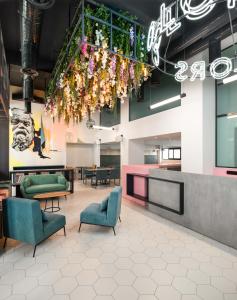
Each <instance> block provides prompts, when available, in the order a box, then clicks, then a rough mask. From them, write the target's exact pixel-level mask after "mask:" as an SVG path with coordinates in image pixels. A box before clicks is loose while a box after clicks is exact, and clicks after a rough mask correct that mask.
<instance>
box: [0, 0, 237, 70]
mask: <svg viewBox="0 0 237 300" xmlns="http://www.w3.org/2000/svg"><path fill="white" fill-rule="evenodd" d="M97 2H101V3H104V4H106V5H109V6H111V7H113V8H119V9H123V10H127V11H129V12H130V13H131V14H134V15H136V16H137V17H138V18H139V20H140V21H141V22H143V23H144V24H145V25H148V24H149V22H150V21H151V20H152V19H157V17H158V15H159V6H160V4H161V2H164V1H162V0H119V1H118V0H97ZM169 2H170V1H165V3H169ZM199 2H200V1H199ZM76 3H77V0H56V3H55V5H54V6H53V7H52V8H50V9H49V10H46V11H45V12H44V15H43V22H42V30H41V38H40V46H39V56H38V69H39V70H43V71H49V72H50V71H51V70H52V68H53V66H54V64H55V61H56V59H57V55H58V53H59V50H60V48H61V46H62V43H63V38H64V36H65V31H66V29H67V27H68V26H69V23H70V20H71V19H72V15H73V12H74V10H75V7H76ZM225 6H226V3H224V4H218V5H217V7H216V8H215V9H214V10H213V12H212V13H211V16H210V17H207V18H204V19H203V20H202V21H199V22H188V21H185V22H183V28H182V29H180V30H179V32H178V34H176V36H175V38H173V37H172V40H171V45H170V50H169V51H168V54H169V53H170V54H172V57H173V56H174V55H176V54H177V52H179V53H181V52H182V53H184V51H187V49H188V48H189V49H191V50H192V51H193V49H194V48H195V49H198V47H199V48H200V45H202V44H205V45H206V44H207V42H208V39H209V37H210V36H211V35H213V34H214V35H216V34H218V35H222V34H223V30H225V34H229V33H230V28H229V19H228V13H227V9H226V7H225ZM223 8H224V9H223ZM18 10H19V2H18V0H0V21H1V24H2V29H3V39H4V43H5V48H6V55H7V60H8V63H11V64H16V65H20V21H19V13H18ZM231 14H232V18H233V20H237V11H236V10H232V12H231ZM234 29H235V27H234ZM194 45H195V47H194ZM202 47H203V46H202ZM185 53H187V52H185Z"/></svg>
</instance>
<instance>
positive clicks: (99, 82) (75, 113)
mask: <svg viewBox="0 0 237 300" xmlns="http://www.w3.org/2000/svg"><path fill="white" fill-rule="evenodd" d="M85 15H86V16H87V17H86V18H85V35H84V37H83V38H81V36H83V34H82V32H81V30H80V28H81V27H80V28H79V30H78V31H77V33H78V34H77V35H76V36H75V38H74V41H73V42H72V43H71V45H70V48H69V51H68V54H69V55H67V56H66V58H65V60H66V61H63V63H62V64H61V65H60V68H61V69H60V68H59V70H60V72H58V74H57V76H54V78H53V79H52V80H51V82H50V84H49V86H48V91H47V99H46V111H47V112H49V113H50V114H51V116H52V117H55V116H58V117H59V118H63V119H64V120H65V122H67V123H69V121H70V120H73V121H74V122H80V121H82V119H83V118H84V117H89V118H90V116H91V114H92V113H93V112H95V111H97V110H101V109H103V107H105V106H106V107H109V108H110V109H111V110H113V109H114V107H115V104H116V102H117V101H121V102H122V103H123V102H124V101H127V100H128V99H129V97H130V95H131V93H132V91H135V92H138V90H139V88H140V86H141V84H142V83H143V81H145V80H147V79H148V77H149V76H150V72H151V68H150V66H149V65H148V64H146V63H145V60H146V52H145V35H144V33H143V32H142V30H141V27H139V29H138V26H136V27H134V25H133V20H134V18H131V21H128V20H127V19H123V17H121V16H119V17H117V18H116V19H115V21H114V23H115V25H116V28H120V29H121V30H114V31H113V33H112V36H113V41H112V42H111V40H110V39H111V29H110V28H109V26H107V25H105V24H104V22H108V21H109V17H110V10H109V9H107V8H106V7H104V6H99V7H96V8H94V10H93V9H92V8H91V6H87V7H86V9H85ZM125 15H126V17H127V13H125ZM90 16H94V17H95V19H96V22H95V21H94V19H91V18H90ZM99 19H102V20H103V21H104V22H103V23H102V24H100V23H99V22H98V20H99ZM131 24H132V26H131ZM135 28H136V30H137V35H136V34H135ZM108 44H110V47H108ZM111 47H112V49H111ZM63 49H65V47H63ZM135 53H136V55H135ZM61 56H62V55H61Z"/></svg>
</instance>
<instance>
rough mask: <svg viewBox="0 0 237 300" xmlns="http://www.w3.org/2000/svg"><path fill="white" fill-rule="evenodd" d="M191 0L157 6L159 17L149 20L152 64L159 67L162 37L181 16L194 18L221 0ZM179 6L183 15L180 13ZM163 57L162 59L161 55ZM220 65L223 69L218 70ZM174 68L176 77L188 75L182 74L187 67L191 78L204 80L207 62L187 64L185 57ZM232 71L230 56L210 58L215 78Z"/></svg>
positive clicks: (231, 1)
mask: <svg viewBox="0 0 237 300" xmlns="http://www.w3.org/2000/svg"><path fill="white" fill-rule="evenodd" d="M236 1H237V0H227V1H226V2H227V8H228V9H233V8H235V5H236ZM192 2H194V1H192V0H178V1H175V2H173V3H172V4H171V5H169V6H166V5H165V3H163V4H162V5H161V6H160V17H159V18H158V20H157V21H152V22H151V24H150V27H149V31H148V37H147V50H148V51H151V54H152V61H153V64H154V66H156V67H159V65H160V60H161V59H162V58H161V56H160V46H161V42H162V37H163V35H164V34H165V35H166V36H167V37H169V36H171V35H172V34H173V33H175V32H176V31H177V30H178V29H179V28H180V27H181V26H182V22H181V21H182V19H183V18H187V19H189V20H192V21H196V20H199V19H202V18H204V17H205V16H207V15H208V14H209V13H210V12H211V11H212V10H213V9H214V7H215V6H216V4H217V3H218V2H223V0H203V1H202V2H201V3H200V4H198V5H192ZM179 7H180V9H181V10H182V12H183V15H181V16H180V15H179ZM163 60H164V61H165V59H163ZM220 66H222V69H223V71H218V70H219V69H220V68H219V67H220ZM175 68H176V69H178V71H177V73H176V74H175V79H176V80H177V81H180V82H181V81H184V80H186V79H187V78H188V75H186V74H185V72H186V71H188V70H189V69H190V71H191V74H192V75H191V77H190V80H191V81H194V80H195V79H196V78H200V79H201V80H204V79H205V78H206V63H205V61H197V62H195V63H193V64H192V65H191V67H190V68H189V66H188V64H187V63H186V62H185V61H179V62H178V63H177V64H176V65H175ZM232 71H233V65H232V60H231V59H229V58H228V57H221V58H218V59H216V60H214V61H213V62H212V64H211V65H210V74H211V76H212V77H213V78H215V79H224V78H225V77H227V76H228V75H229V74H230V73H231V72H232ZM236 71H237V70H236Z"/></svg>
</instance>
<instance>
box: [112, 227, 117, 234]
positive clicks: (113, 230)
mask: <svg viewBox="0 0 237 300" xmlns="http://www.w3.org/2000/svg"><path fill="white" fill-rule="evenodd" d="M112 228H113V231H114V235H116V232H115V229H114V227H112Z"/></svg>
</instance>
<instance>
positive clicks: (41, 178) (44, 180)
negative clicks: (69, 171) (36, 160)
mask: <svg viewBox="0 0 237 300" xmlns="http://www.w3.org/2000/svg"><path fill="white" fill-rule="evenodd" d="M58 176H59V175H57V174H40V175H29V176H28V177H29V178H30V179H31V181H32V185H42V184H53V183H58Z"/></svg>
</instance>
